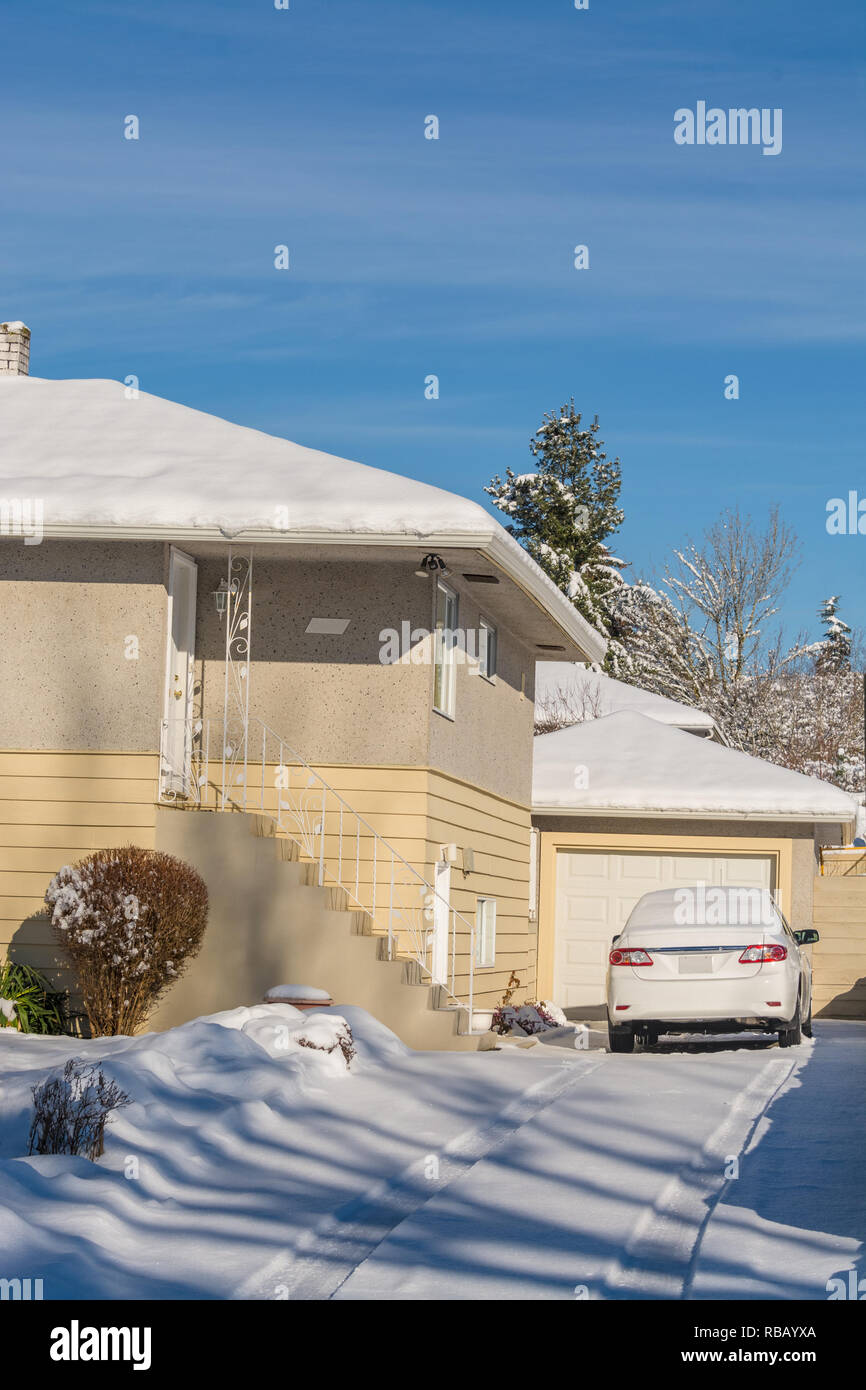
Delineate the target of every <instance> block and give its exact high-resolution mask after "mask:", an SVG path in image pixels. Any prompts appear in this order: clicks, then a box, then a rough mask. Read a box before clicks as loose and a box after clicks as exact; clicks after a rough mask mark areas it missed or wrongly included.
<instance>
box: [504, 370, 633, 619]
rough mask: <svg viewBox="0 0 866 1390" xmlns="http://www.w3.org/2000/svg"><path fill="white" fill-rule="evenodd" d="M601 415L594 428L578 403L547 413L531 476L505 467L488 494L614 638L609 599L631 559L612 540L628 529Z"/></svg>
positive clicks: (533, 444)
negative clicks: (583, 420) (611, 546)
mask: <svg viewBox="0 0 866 1390" xmlns="http://www.w3.org/2000/svg"><path fill="white" fill-rule="evenodd" d="M599 428H600V427H599V423H598V416H596V417H595V419H594V420H593V422H592V424H591V425H590V426H589V428H588V429H582V428H581V415H580V413H579V412H578V411H577V410H576V409H575V404H574V398H573V397H572V400H571V402H570V404H566V405H564V406H563V407H562V409H561V411H560V412H559V413H558V414H556V413H554V412H549V413H547V414H545V416H544V419H543V423H542V425H541V428H540V429H539V430H538V431H537V433H536V434H535V437H534V438H533V439H532V440H530V444H529V448H530V451H531V453H532V456H533V458H534V460H535V464H536V469H535V471H534V472H532V473H522V474H519V475H518V474H515V473H514V472H513V471H512V469H510V468H509V469H507V470H506V474H505V480H504V481H503V480H502V479H501V478H500V477H499V476H498V474H497V476H496V477H495V478H493V479H491V481H490V483H489V485H488V486H487V487H486V488H485V489H484V491H485V492H486V493H487V494H488V495H489V496H490V497H491V498H492V499H493V504H494V506H496V507H498V508H499V510H500V511H501V512H504V513H505V515H506V516H507V517H508V519H509V523H510V524H509V525H508V527H507V528H506V529H507V530H508V532H509V533H510V534H511V535H512V536H514V537H515V539H516V540H518V541H520V543H521V545H523V546H525V548H526V549H527V550H528V551H529V553H530V555H531V556H532V558H533V559H534V560H535V561H536V562H537V563H538V564H539V565H540V566H541V568H542V569H543V570H544V571H545V573H546V574H548V575H549V576H550V578H551V579H552V580H553V582H554V584H556V585H557V586H558V587H559V588H560V589H561V590H562V592H563V593H564V594H565V595H566V596H567V597H568V598H570V599H571V601H572V603H573V604H574V606H575V608H577V609H578V611H579V612H580V613H582V614H583V616H584V617H585V618H586V619H587V621H588V622H590V623H592V625H593V627H596V628H598V630H599V631H600V632H603V633H604V634H605V635H606V636H609V635H610V633H611V625H610V598H611V595H612V593H613V592H614V591H615V590H616V589H617V588H618V587H619V586H620V585H621V584H622V582H623V581H622V578H621V574H620V571H621V570H622V569H623V567H624V564H625V561H623V560H620V559H618V558H617V557H616V556H614V555H612V554H611V551H610V549H609V548H608V546H607V544H606V542H607V539H608V537H609V536H611V535H613V534H614V532H615V531H617V530H618V529H619V527H620V526H621V525H622V520H623V512H622V510H621V508H620V506H619V492H620V487H621V485H622V479H621V471H620V462H619V459H612V460H611V459H609V458H608V457H607V455H606V454H605V452H604V447H603V441H602V440H600V439H599V438H598V432H599Z"/></svg>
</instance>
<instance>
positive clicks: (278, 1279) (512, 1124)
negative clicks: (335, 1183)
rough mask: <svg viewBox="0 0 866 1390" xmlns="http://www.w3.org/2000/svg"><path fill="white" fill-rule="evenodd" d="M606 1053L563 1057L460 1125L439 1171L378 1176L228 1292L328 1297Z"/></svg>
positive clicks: (414, 1166) (414, 1169) (419, 1166)
mask: <svg viewBox="0 0 866 1390" xmlns="http://www.w3.org/2000/svg"><path fill="white" fill-rule="evenodd" d="M606 1055H607V1054H604V1055H603V1056H600V1057H598V1058H597V1059H596V1060H594V1061H593V1062H590V1063H588V1064H587V1065H584V1066H579V1065H576V1064H575V1063H574V1062H568V1063H565V1062H564V1063H563V1064H562V1065H561V1067H560V1068H558V1069H557V1070H556V1071H555V1072H553V1073H552V1074H551V1075H548V1076H545V1077H544V1078H542V1080H540V1081H537V1082H536V1083H535V1084H534V1085H533V1086H530V1087H529V1088H528V1089H527V1090H525V1091H523V1092H521V1094H520V1095H519V1096H515V1098H514V1099H513V1100H511V1101H509V1103H508V1105H506V1106H505V1107H504V1109H503V1110H502V1111H501V1112H500V1113H499V1114H498V1115H497V1116H495V1117H494V1118H493V1119H492V1120H489V1121H488V1122H487V1123H486V1124H484V1125H479V1126H476V1127H475V1128H473V1129H468V1130H464V1131H463V1132H462V1133H461V1134H458V1135H456V1136H455V1138H454V1139H452V1140H450V1141H449V1143H448V1144H446V1145H445V1146H444V1147H443V1148H442V1149H441V1150H440V1151H439V1152H438V1153H437V1154H436V1155H435V1156H436V1157H437V1158H438V1160H439V1174H438V1177H436V1178H429V1179H428V1178H425V1177H424V1174H423V1166H424V1159H423V1158H417V1159H414V1160H413V1161H412V1162H411V1163H409V1164H407V1166H406V1167H405V1168H403V1169H402V1170H401V1171H400V1172H399V1173H396V1174H394V1175H393V1177H391V1178H385V1179H383V1180H382V1181H381V1182H378V1183H375V1184H374V1185H373V1186H372V1187H371V1188H368V1190H367V1191H366V1192H364V1193H362V1194H361V1195H360V1196H359V1197H354V1198H352V1200H351V1201H349V1202H347V1203H346V1204H345V1205H344V1206H342V1207H340V1208H339V1209H338V1210H337V1211H336V1212H334V1213H332V1214H330V1215H328V1216H326V1217H325V1218H324V1219H323V1220H321V1221H320V1222H318V1223H317V1225H315V1226H314V1227H312V1228H311V1229H310V1230H308V1231H304V1232H303V1233H302V1234H301V1236H300V1237H299V1239H298V1242H297V1245H296V1246H295V1248H294V1250H284V1251H282V1252H281V1253H280V1254H279V1255H277V1256H275V1257H274V1259H272V1260H271V1261H270V1263H269V1264H267V1265H266V1266H265V1267H264V1268H263V1269H262V1270H259V1271H257V1272H256V1273H255V1274H254V1275H252V1276H250V1277H249V1278H247V1279H246V1280H244V1282H243V1283H242V1284H240V1285H239V1286H238V1288H237V1289H236V1290H235V1292H234V1293H233V1294H232V1295H231V1298H232V1299H268V1300H270V1299H294V1300H321V1299H329V1298H331V1297H332V1296H333V1295H334V1294H335V1293H336V1292H337V1290H338V1289H339V1288H340V1286H341V1285H342V1284H344V1283H345V1281H346V1280H347V1279H348V1278H349V1276H350V1275H351V1274H352V1273H354V1271H355V1270H356V1269H357V1267H358V1265H359V1264H361V1263H362V1262H363V1261H364V1260H366V1259H367V1258H368V1257H369V1256H370V1255H371V1254H372V1253H373V1251H374V1250H375V1249H376V1247H377V1246H378V1245H381V1243H382V1241H383V1240H385V1239H386V1238H387V1237H388V1236H389V1235H390V1234H391V1232H392V1231H393V1230H394V1228H395V1227H396V1226H399V1225H400V1224H401V1222H403V1221H405V1220H406V1218H407V1217H409V1216H413V1215H414V1214H415V1212H417V1211H419V1210H420V1209H421V1208H422V1207H423V1206H425V1205H426V1204H427V1202H429V1201H431V1200H432V1199H433V1198H434V1197H437V1196H438V1195H439V1193H441V1192H443V1191H444V1190H445V1188H447V1187H449V1186H450V1185H451V1183H453V1182H456V1181H457V1180H458V1179H460V1178H463V1177H465V1176H466V1174H467V1173H468V1172H469V1171H470V1169H472V1168H473V1167H474V1166H475V1164H476V1163H478V1162H480V1160H481V1159H483V1158H486V1157H487V1155H488V1154H490V1153H492V1152H493V1151H494V1150H495V1149H497V1148H499V1147H500V1146H501V1145H502V1144H504V1143H506V1142H507V1140H509V1139H510V1138H511V1136H512V1135H513V1134H515V1133H516V1131H517V1130H519V1129H521V1128H522V1126H523V1125H525V1124H527V1123H528V1122H529V1121H530V1120H532V1119H534V1118H535V1116H536V1115H537V1114H538V1113H539V1112H540V1111H541V1110H544V1109H546V1107H547V1106H548V1105H550V1104H551V1103H552V1102H553V1101H555V1100H556V1099H557V1098H558V1097H559V1096H561V1095H562V1094H563V1092H564V1091H567V1090H568V1089H569V1088H570V1087H571V1086H576V1085H577V1084H578V1083H579V1082H580V1081H582V1080H583V1078H584V1077H586V1076H589V1075H590V1074H591V1073H592V1072H594V1071H595V1070H596V1069H597V1068H598V1067H600V1066H601V1065H602V1063H603V1062H604V1060H605V1058H606Z"/></svg>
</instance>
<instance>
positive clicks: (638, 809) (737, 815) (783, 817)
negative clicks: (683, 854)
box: [532, 801, 854, 825]
mask: <svg viewBox="0 0 866 1390" xmlns="http://www.w3.org/2000/svg"><path fill="white" fill-rule="evenodd" d="M532 814H533V815H534V816H622V817H631V818H632V819H634V818H637V817H639V818H641V819H646V820H685V819H689V818H692V819H701V820H721V821H742V820H745V821H764V822H772V821H793V822H796V823H797V824H803V825H852V824H853V823H854V821H853V817H852V816H851V814H850V812H849V813H847V814H845V815H840V814H839V813H838V812H831V811H781V810H780V811H730V810H728V811H713V810H707V809H704V808H701V809H699V810H698V809H696V808H695V807H692V806H681V807H680V808H679V809H677V810H673V809H668V810H664V811H660V810H658V808H656V807H652V806H551V805H548V804H545V803H541V802H535V801H533V803H532Z"/></svg>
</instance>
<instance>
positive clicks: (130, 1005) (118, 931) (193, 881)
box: [45, 845, 208, 1036]
mask: <svg viewBox="0 0 866 1390" xmlns="http://www.w3.org/2000/svg"><path fill="white" fill-rule="evenodd" d="M45 901H46V903H47V904H48V906H49V907H50V908H51V911H52V917H51V921H52V925H53V927H54V930H55V934H56V936H57V939H58V941H60V942H61V943H62V945H63V947H64V949H65V950H66V951H67V952H68V954H69V955H70V957H71V958H72V963H73V965H74V966H75V969H76V972H77V974H78V980H79V984H80V987H81V993H82V996H83V998H84V1007H85V1009H86V1011H87V1017H88V1020H89V1022H90V1027H91V1031H92V1033H93V1035H94V1036H105V1035H112V1034H115V1033H134V1032H135V1031H136V1029H137V1028H140V1027H141V1026H142V1025H143V1023H144V1022H145V1020H146V1019H147V1016H148V1014H149V1013H150V1012H151V1010H152V1009H153V1008H154V1006H155V1005H156V1003H157V1001H158V1000H159V998H160V996H161V995H162V994H163V993H164V992H165V990H166V989H167V988H168V987H169V985H171V984H172V983H173V982H174V981H175V980H176V979H177V978H178V977H179V976H180V975H181V974H182V973H183V970H184V968H185V967H186V965H187V963H188V962H189V960H190V959H191V958H192V957H193V956H194V955H195V954H196V953H197V952H198V951H199V950H200V948H201V943H202V938H203V936H204V930H205V926H206V925H207V910H208V895H207V888H206V887H205V884H204V880H203V879H202V878H201V876H200V875H199V874H197V873H196V871H195V869H193V868H191V867H190V865H189V864H185V863H184V862H183V861H182V860H181V859H176V858H175V857H174V856H173V855H170V854H163V853H161V852H159V851H157V850H149V849H141V848H140V847H139V846H137V845H127V846H125V847H124V848H122V849H103V850H98V851H97V852H96V854H91V855H89V856H88V858H87V859H83V860H82V861H81V863H80V864H76V865H74V866H72V867H70V866H69V865H67V866H66V867H65V868H63V869H61V870H60V871H59V873H57V874H56V875H55V877H54V878H53V879H52V880H51V883H50V884H49V885H48V890H47V892H46V894H45Z"/></svg>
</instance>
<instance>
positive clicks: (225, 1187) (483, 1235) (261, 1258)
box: [0, 1010, 866, 1299]
mask: <svg viewBox="0 0 866 1390" xmlns="http://www.w3.org/2000/svg"><path fill="white" fill-rule="evenodd" d="M252 1012H253V1013H255V1014H256V1019H255V1020H254V1022H253V1025H251V1026H252V1028H253V1031H252V1032H244V1031H240V1029H239V1027H238V1025H237V1022H236V1021H235V1022H234V1023H233V1024H232V1026H227V1025H226V1023H225V1020H226V1019H227V1018H230V1017H233V1016H228V1015H221V1016H219V1018H221V1019H223V1023H222V1024H220V1023H219V1022H218V1021H217V1020H216V1019H214V1020H199V1021H198V1022H196V1023H193V1024H189V1025H185V1027H184V1028H182V1029H175V1030H172V1032H170V1033H166V1034H156V1035H149V1036H146V1037H142V1038H136V1039H111V1040H98V1041H94V1042H90V1043H80V1042H79V1043H76V1044H70V1042H69V1040H61V1039H40V1038H37V1039H32V1038H27V1037H25V1036H23V1035H18V1034H14V1035H10V1034H8V1033H6V1034H5V1035H4V1034H0V1081H2V1083H3V1084H2V1087H0V1144H2V1149H0V1154H2V1157H0V1250H2V1252H3V1263H4V1266H5V1268H4V1269H3V1270H0V1274H3V1275H5V1276H7V1277H26V1276H29V1277H31V1278H42V1279H43V1280H44V1285H45V1297H47V1298H52V1297H55V1298H56V1297H73V1298H75V1297H79V1298H88V1297H89V1298H105V1297H109V1298H118V1297H119V1298H134V1297H143V1298H190V1297H205V1298H241V1299H248V1298H263V1299H280V1298H291V1299H321V1298H338V1299H373V1298H386V1299H388V1298H390V1299H426V1298H446V1299H478V1298H484V1299H488V1298H489V1299H493V1298H497V1299H503V1298H504V1299H522V1298H532V1299H547V1298H569V1299H571V1298H575V1297H578V1298H591V1299H592V1298H600V1299H616V1298H623V1297H626V1298H634V1297H663V1298H676V1299H679V1298H715V1297H734V1298H737V1297H740V1298H749V1297H767V1296H770V1297H777V1298H790V1297H793V1298H812V1299H824V1298H826V1297H827V1294H826V1289H825V1285H826V1282H827V1280H828V1279H829V1278H830V1277H831V1276H833V1275H835V1274H839V1273H841V1272H844V1271H847V1270H848V1269H851V1268H854V1267H856V1264H857V1260H858V1257H859V1252H860V1249H861V1241H862V1239H863V1238H864V1236H866V1219H864V1211H863V1199H862V1195H861V1194H862V1183H861V1181H860V1177H859V1165H860V1161H861V1155H862V1152H863V1147H864V1124H866V1121H864V1116H866V1106H864V1104H863V1101H864V1096H863V1087H864V1072H866V1067H864V1063H866V1025H860V1024H841V1023H837V1024H832V1023H828V1024H819V1025H817V1026H816V1033H817V1038H816V1042H815V1043H814V1044H813V1043H808V1042H804V1043H803V1044H802V1046H801V1047H799V1048H792V1049H785V1050H781V1051H780V1050H779V1048H778V1047H776V1046H775V1045H772V1046H771V1045H769V1044H768V1043H766V1042H764V1041H763V1040H761V1041H758V1040H744V1041H741V1042H738V1043H722V1042H716V1043H707V1044H704V1045H697V1044H691V1045H689V1046H686V1047H683V1046H677V1045H675V1044H673V1043H670V1044H662V1045H661V1046H660V1047H659V1048H657V1049H656V1050H654V1051H652V1052H648V1053H643V1054H642V1053H637V1054H635V1055H633V1056H613V1055H610V1054H607V1053H605V1052H591V1051H590V1052H574V1051H569V1050H565V1049H563V1048H560V1047H548V1046H541V1045H540V1046H537V1047H535V1048H534V1049H532V1050H531V1051H529V1052H515V1051H513V1050H503V1051H501V1052H498V1053H483V1054H466V1053H458V1054H453V1053H452V1054H443V1053H411V1052H409V1051H408V1050H407V1049H406V1048H404V1047H403V1045H402V1044H401V1043H399V1042H398V1041H397V1040H396V1039H395V1038H393V1035H391V1034H389V1033H388V1032H387V1030H385V1029H382V1028H381V1027H380V1025H378V1024H377V1023H376V1022H375V1020H372V1019H370V1018H369V1016H367V1015H364V1014H363V1013H362V1012H361V1011H360V1010H345V1011H344V1012H346V1013H347V1015H349V1016H350V1018H351V1022H352V1025H353V1028H354V1029H355V1034H356V1039H357V1042H358V1047H359V1056H358V1058H357V1061H356V1063H355V1064H354V1066H353V1070H352V1073H351V1074H350V1075H348V1076H347V1075H339V1074H338V1070H339V1069H336V1070H335V1069H334V1068H333V1067H324V1066H323V1065H322V1063H321V1060H320V1059H318V1058H317V1057H316V1056H315V1055H312V1054H307V1053H304V1054H303V1055H301V1054H298V1053H295V1054H294V1055H292V1056H290V1057H287V1056H286V1055H281V1054H279V1053H278V1052H276V1051H274V1050H272V1051H270V1052H269V1051H268V1050H267V1036H266V1034H265V1033H264V1032H263V1031H262V1029H263V1027H264V1028H266V1029H267V1030H269V1031H273V1030H272V1025H271V1024H270V1022H269V1021H268V1022H267V1023H266V1024H264V1025H263V1024H262V1021H261V1019H260V1018H259V1017H258V1015H260V1014H262V1011H261V1010H257V1011H252ZM249 1013H250V1011H244V1010H240V1011H238V1014H239V1016H246V1015H248V1014H249ZM264 1013H265V1015H267V1011H266V1010H265V1011H264ZM270 1017H272V1016H271V1015H267V1018H268V1020H269V1019H270ZM72 1050H74V1052H75V1053H76V1054H77V1055H80V1056H89V1057H95V1056H100V1057H103V1058H104V1059H105V1064H106V1070H107V1071H110V1073H111V1075H113V1076H115V1077H117V1079H118V1080H119V1082H120V1084H121V1085H123V1086H124V1087H125V1089H126V1090H127V1091H128V1092H129V1094H130V1095H131V1096H132V1098H133V1100H134V1102H135V1103H134V1104H133V1105H131V1106H129V1107H128V1108H127V1109H126V1110H124V1111H122V1112H120V1113H119V1114H118V1115H117V1116H116V1117H115V1119H114V1120H113V1121H112V1122H111V1125H110V1126H109V1131H108V1138H107V1146H106V1153H105V1156H104V1157H103V1158H102V1159H101V1160H100V1161H99V1163H98V1164H95V1165H94V1164H91V1163H89V1162H88V1161H87V1160H85V1159H80V1158H61V1157H41V1158H40V1157H36V1158H27V1157H24V1156H23V1155H24V1154H26V1132H27V1123H28V1119H29V1088H30V1085H31V1084H32V1083H33V1081H38V1080H40V1079H41V1077H42V1076H44V1074H45V1072H46V1069H47V1068H48V1067H50V1066H54V1065H56V1064H57V1061H58V1060H59V1059H60V1058H61V1057H62V1056H65V1055H69V1053H70V1051H72ZM737 1157H738V1158H739V1176H737V1177H733V1178H731V1177H726V1174H730V1173H731V1172H732V1171H733V1168H732V1160H733V1159H736V1158H737Z"/></svg>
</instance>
